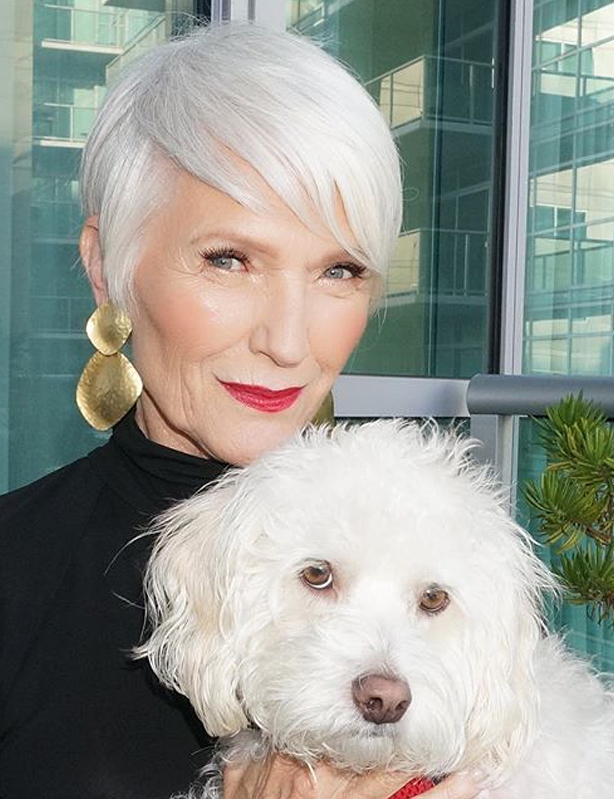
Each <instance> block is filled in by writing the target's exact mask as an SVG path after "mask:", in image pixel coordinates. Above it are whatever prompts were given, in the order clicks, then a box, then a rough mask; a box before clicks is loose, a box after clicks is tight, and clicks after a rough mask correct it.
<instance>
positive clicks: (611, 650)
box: [518, 419, 614, 672]
mask: <svg viewBox="0 0 614 799" xmlns="http://www.w3.org/2000/svg"><path fill="white" fill-rule="evenodd" d="M545 466H546V459H545V455H544V451H543V449H542V447H541V445H540V440H539V430H538V429H537V426H536V425H535V424H534V422H533V421H532V420H530V419H521V420H520V434H519V444H518V488H519V491H518V498H519V503H518V504H519V515H520V521H521V522H522V523H524V524H525V525H526V524H527V522H528V519H529V514H528V511H527V507H526V504H525V503H524V502H523V497H522V487H523V486H524V485H525V483H526V482H527V481H528V480H533V479H535V478H536V477H537V476H538V475H540V474H541V473H542V472H543V470H544V468H545ZM533 532H535V530H534V531H533ZM545 549H546V548H545V547H543V548H541V550H540V551H541V552H542V554H543V556H544V559H545V560H546V561H547V562H550V561H551V555H550V554H549V553H548V552H547V551H545ZM550 615H551V622H552V624H553V625H554V626H555V627H556V628H558V629H560V630H563V631H564V632H565V636H566V638H567V641H568V643H569V644H570V645H571V646H572V647H575V648H576V649H577V650H578V651H579V652H581V653H585V654H588V655H589V656H590V657H591V659H592V660H593V664H594V666H595V668H596V669H598V670H600V671H609V672H614V635H613V634H612V629H611V628H610V627H608V626H601V625H599V624H597V623H596V622H595V621H594V620H593V619H591V618H590V616H589V615H588V613H587V611H586V609H585V608H584V607H582V606H575V605H572V604H570V603H568V602H562V603H555V604H553V605H552V606H551V608H550Z"/></svg>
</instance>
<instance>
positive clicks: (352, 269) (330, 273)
mask: <svg viewBox="0 0 614 799" xmlns="http://www.w3.org/2000/svg"><path fill="white" fill-rule="evenodd" d="M368 271H369V270H368V269H367V267H366V266H364V265H363V264H358V263H354V262H349V263H340V264H333V265H332V266H329V267H328V269H326V270H325V271H324V273H323V277H325V278H327V279H328V280H351V279H352V278H363V277H366V276H367V272H368Z"/></svg>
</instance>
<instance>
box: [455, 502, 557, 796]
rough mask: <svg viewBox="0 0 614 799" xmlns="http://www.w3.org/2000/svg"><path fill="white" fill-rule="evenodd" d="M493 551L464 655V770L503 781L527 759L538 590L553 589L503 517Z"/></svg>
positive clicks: (540, 625)
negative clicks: (486, 601) (469, 693)
mask: <svg viewBox="0 0 614 799" xmlns="http://www.w3.org/2000/svg"><path fill="white" fill-rule="evenodd" d="M495 524H497V525H498V530H497V531H496V532H497V540H498V541H499V546H500V552H499V558H498V563H499V566H497V567H496V568H495V561H494V557H493V556H492V555H488V556H487V557H488V558H489V560H490V561H492V562H491V563H490V565H489V562H488V561H486V562H485V564H484V569H485V570H487V569H490V570H491V573H492V574H493V575H494V576H495V580H493V583H492V596H493V602H492V607H491V612H489V613H488V616H489V619H488V620H487V622H486V624H484V625H481V627H482V629H481V630H480V631H476V633H477V634H476V637H475V638H474V639H473V640H472V641H471V647H472V651H471V652H469V657H470V660H471V662H472V668H473V671H474V678H473V683H474V685H475V686H476V697H475V705H474V708H473V713H472V715H471V718H470V720H469V725H468V731H467V732H468V746H467V754H468V756H469V760H470V761H472V762H469V763H467V764H466V765H467V766H468V767H471V766H476V765H478V766H481V767H482V768H483V769H484V771H485V772H486V773H488V774H490V775H491V776H492V777H494V778H495V779H497V777H498V778H499V781H500V780H503V779H505V778H506V777H507V776H509V774H510V773H511V772H512V771H513V769H514V768H515V767H516V765H517V763H518V760H519V759H520V758H521V757H522V756H523V755H524V754H525V753H526V747H527V744H528V742H529V741H530V740H531V738H532V736H533V734H534V730H535V725H536V723H537V713H538V702H539V699H538V690H537V686H536V683H535V673H534V666H535V656H536V650H537V646H538V642H539V639H540V638H541V637H542V635H543V634H544V629H545V628H544V622H543V616H542V607H543V596H544V592H546V593H552V592H555V593H556V591H557V586H556V582H555V580H554V578H553V577H552V575H551V574H550V572H549V571H548V569H547V568H546V567H545V566H544V565H543V563H542V562H541V561H540V560H539V559H538V558H537V557H536V555H535V554H534V552H533V548H532V544H531V541H530V539H529V537H528V535H527V534H526V533H525V532H524V531H523V530H522V529H521V528H519V527H518V526H517V525H516V524H515V523H514V522H513V521H512V520H511V519H510V518H509V517H507V514H506V513H502V514H501V518H500V519H499V520H497V521H495Z"/></svg>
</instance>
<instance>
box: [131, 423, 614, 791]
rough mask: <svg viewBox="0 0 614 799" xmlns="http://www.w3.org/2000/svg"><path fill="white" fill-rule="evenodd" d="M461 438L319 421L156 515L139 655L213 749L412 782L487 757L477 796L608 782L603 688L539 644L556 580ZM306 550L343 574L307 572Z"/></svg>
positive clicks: (612, 768)
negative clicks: (311, 575) (394, 775)
mask: <svg viewBox="0 0 614 799" xmlns="http://www.w3.org/2000/svg"><path fill="white" fill-rule="evenodd" d="M471 446H472V443H471V442H470V441H468V440H467V439H464V438H462V437H459V436H456V435H454V434H451V433H446V432H442V431H440V430H438V429H437V428H436V427H435V426H434V425H426V426H419V425H416V424H412V423H403V422H399V421H378V422H373V423H369V424H365V425H361V426H353V427H345V426H338V427H335V428H334V429H333V430H327V429H324V428H319V429H311V430H309V431H308V432H307V433H306V434H304V435H303V436H301V437H297V438H296V439H295V440H294V441H292V442H290V443H289V444H288V445H286V446H284V447H281V448H280V449H278V450H276V451H275V452H271V453H269V454H267V455H266V456H264V457H263V458H262V459H260V460H259V461H257V462H255V463H253V464H252V465H250V466H248V467H247V468H245V469H243V470H234V471H232V472H230V473H229V474H227V475H226V476H225V477H224V478H223V479H222V480H221V481H220V483H219V484H218V485H217V486H215V487H212V488H209V489H208V490H206V491H204V492H202V493H199V494H197V495H196V496H194V497H193V498H191V499H189V500H187V501H185V502H183V503H181V504H179V505H177V506H175V507H173V508H172V509H171V510H169V511H168V512H167V513H166V514H164V515H163V516H162V517H161V518H160V519H159V520H158V522H157V524H156V526H155V528H154V532H155V533H156V534H157V543H156V545H155V548H154V552H153V556H152V559H151V562H150V564H149V568H148V572H147V576H146V594H147V599H148V615H149V619H150V621H151V623H152V632H151V635H150V637H149V640H147V641H146V642H145V643H144V644H143V646H141V647H140V648H139V650H138V654H139V655H140V656H147V657H148V658H149V660H150V662H151V664H152V667H153V669H154V670H155V672H156V673H157V675H158V676H159V677H160V679H161V680H162V682H163V683H165V684H166V685H167V686H169V687H170V688H172V689H174V690H176V691H179V692H180V693H182V694H185V695H186V696H187V697H188V698H189V700H190V701H191V703H192V704H193V706H194V708H195V710H196V712H197V713H198V715H199V717H200V718H201V720H202V722H203V724H204V726H205V727H206V729H207V730H208V732H209V733H210V734H211V735H214V736H221V737H223V738H226V739H227V740H226V742H225V746H224V748H223V749H222V754H221V758H222V759H225V760H228V759H230V760H236V759H240V758H246V757H252V758H254V757H263V756H265V754H266V752H267V751H268V750H269V749H271V748H272V749H275V750H281V751H284V752H286V753H289V754H290V755H292V756H294V757H296V758H299V759H300V760H302V761H305V762H307V763H313V762H314V761H317V760H318V759H326V760H328V761H330V762H332V763H334V764H336V765H338V766H339V767H341V768H349V769H352V770H353V771H357V772H360V771H365V770H368V769H371V768H374V767H378V766H380V767H381V766H385V767H388V768H393V769H399V770H403V771H406V772H407V774H408V779H409V778H410V777H412V776H416V775H429V776H432V777H435V778H438V777H441V776H442V775H445V774H447V773H449V772H452V771H456V770H461V769H478V770H479V771H480V772H482V773H483V774H484V775H485V778H486V784H487V786H488V788H487V789H486V790H485V791H484V792H483V794H482V796H483V797H484V798H486V797H492V799H529V797H530V799H555V798H556V799H604V798H605V797H609V796H612V795H614V787H613V786H614V703H613V701H612V696H611V695H610V694H609V693H608V692H607V690H606V688H604V687H603V686H602V685H601V683H600V682H599V680H598V679H597V678H596V677H595V676H593V675H592V673H591V672H590V670H589V668H588V666H587V665H586V664H584V663H583V662H581V661H580V660H578V659H576V658H574V657H573V656H572V655H571V654H569V653H568V652H566V650H565V648H564V646H563V645H562V643H561V642H560V641H559V640H558V639H557V638H555V637H546V636H545V631H544V629H543V625H542V622H541V618H542V613H541V602H542V595H543V592H544V591H552V590H556V589H555V586H554V582H553V580H552V578H551V576H550V575H549V573H548V572H547V570H546V569H545V567H544V566H543V565H542V564H541V562H540V561H539V559H538V558H537V557H536V556H535V555H534V554H533V551H532V546H531V541H530V539H529V537H528V536H527V534H526V533H525V532H524V531H523V530H522V529H520V528H519V527H518V525H517V524H516V523H515V522H514V521H512V519H511V518H510V516H509V515H508V513H507V511H506V508H505V501H504V498H503V495H502V494H501V493H500V492H499V490H498V489H497V487H496V485H495V483H494V481H493V479H492V477H491V475H490V473H489V472H488V471H487V470H486V469H484V468H482V467H478V466H477V465H475V464H474V463H473V462H472V461H471V458H470V449H471ZM314 561H327V562H328V563H330V564H331V565H332V567H333V573H334V586H333V588H331V589H328V590H326V591H316V590H314V589H312V588H310V587H308V586H307V585H305V583H304V581H303V580H302V579H301V576H300V575H301V571H302V569H303V568H304V567H305V565H307V564H309V563H312V562H314ZM431 585H436V586H440V587H442V588H443V589H445V591H447V592H448V594H449V596H450V600H451V601H450V604H449V605H448V607H447V608H445V610H443V611H442V612H440V613H438V614H437V615H429V614H428V613H426V612H425V611H423V610H422V609H421V608H420V605H419V599H420V597H421V594H422V592H423V591H424V590H425V588H427V587H429V586H431ZM369 673H379V674H394V675H398V676H400V677H401V678H404V679H405V680H406V681H407V683H408V684H409V686H410V689H411V696H412V700H411V704H410V707H409V709H408V710H407V712H406V713H405V715H404V716H403V717H402V718H401V719H400V720H399V721H398V722H396V723H394V724H393V723H389V724H380V725H375V724H373V723H372V722H369V721H366V720H365V719H364V718H363V717H362V715H361V714H360V713H359V712H358V709H357V707H356V706H355V704H354V702H353V699H352V692H351V685H352V682H353V681H354V680H355V679H356V678H357V677H359V676H361V675H365V674H369ZM249 727H255V728H257V729H258V730H259V731H260V732H258V733H256V732H254V731H253V729H252V730H248V728H249ZM243 731H245V732H243ZM239 733H240V734H239ZM191 795H192V794H191ZM193 795H194V796H196V795H198V796H202V797H213V796H218V795H221V794H220V787H219V780H218V779H216V778H215V777H214V778H213V779H212V780H211V781H210V782H209V783H207V785H206V786H205V788H204V789H198V792H197V791H196V790H195V791H194V794H193Z"/></svg>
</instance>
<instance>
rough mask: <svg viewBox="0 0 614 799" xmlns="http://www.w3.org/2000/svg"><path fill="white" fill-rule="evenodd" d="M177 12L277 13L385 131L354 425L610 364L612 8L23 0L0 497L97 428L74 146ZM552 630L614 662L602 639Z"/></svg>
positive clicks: (0, 372)
mask: <svg viewBox="0 0 614 799" xmlns="http://www.w3.org/2000/svg"><path fill="white" fill-rule="evenodd" d="M190 14H196V15H198V14H202V15H205V16H206V15H209V14H210V15H212V16H213V18H214V19H228V18H231V17H236V16H239V17H242V18H252V17H255V18H256V19H257V20H258V21H260V22H262V24H274V25H276V26H279V27H283V25H284V20H285V24H286V25H287V26H288V27H291V28H293V29H294V30H295V31H298V32H299V33H300V34H302V35H305V36H310V37H312V38H314V39H316V40H317V41H319V42H321V43H322V45H323V46H324V47H325V48H326V49H328V50H329V51H330V52H331V53H333V54H334V55H336V56H337V57H338V58H340V59H341V60H342V61H343V62H344V63H345V64H347V65H348V66H349V68H350V69H351V70H353V71H354V73H355V74H356V75H357V76H358V77H359V79H360V80H361V81H362V82H363V83H364V85H365V86H366V88H367V90H368V91H369V92H370V94H371V96H372V97H373V99H374V102H376V103H377V104H378V106H379V107H380V109H381V110H382V112H383V114H384V115H385V117H386V119H387V120H388V122H389V124H390V126H391V129H392V131H393V133H394V136H395V138H396V141H397V143H398V147H399V151H400V153H401V156H402V158H403V163H404V201H405V206H404V207H405V210H404V219H403V229H402V233H401V236H400V237H399V241H398V246H397V249H396V253H395V256H394V259H393V263H392V264H391V269H390V278H389V283H388V288H387V297H386V302H385V305H384V307H383V309H382V310H381V311H380V312H378V313H377V314H376V315H375V316H374V317H373V319H372V322H371V324H370V326H369V329H368V331H367V334H366V335H365V337H364V339H363V342H362V344H361V345H360V347H359V348H358V349H357V351H356V352H355V353H354V354H353V356H352V358H351V360H350V363H349V364H348V367H347V373H348V380H352V379H354V378H355V379H356V380H357V382H355V383H352V384H351V385H352V391H355V392H356V391H357V392H358V393H359V394H360V393H361V392H363V388H362V386H363V385H367V384H366V383H365V384H363V383H362V382H360V380H362V379H363V378H364V379H365V380H367V381H368V380H372V382H369V383H368V386H369V390H368V391H367V390H365V391H364V396H362V394H361V397H359V399H361V401H362V402H363V407H364V408H365V409H366V410H365V411H364V413H362V414H361V415H363V416H367V415H392V414H394V415H399V414H402V415H408V416H411V415H434V416H437V415H444V416H449V415H452V413H440V412H439V410H438V408H439V405H438V403H437V401H436V398H437V393H438V392H439V391H440V386H444V384H445V385H446V386H447V385H451V384H454V385H457V384H458V385H460V386H461V387H463V386H464V385H465V382H466V381H467V380H468V379H469V378H471V377H472V376H473V375H474V374H476V373H480V372H482V373H483V372H498V371H502V372H515V373H524V374H539V375H549V374H558V375H565V374H569V375H587V376H589V375H592V376H614V352H613V351H614V346H613V340H614V252H613V246H614V245H613V239H614V2H603V1H602V0H490V1H489V2H484V0H463V2H460V1H459V0H411V2H410V0H212V1H211V2H192V0H114V2H113V4H112V3H111V2H108V1H107V0H58V1H57V2H43V0H23V1H22V2H20V3H19V4H17V3H12V4H10V6H9V8H8V10H7V13H5V14H4V15H3V17H2V19H0V41H1V45H2V46H1V47H0V91H1V93H2V100H3V108H4V109H5V113H3V114H2V115H0V170H1V179H0V234H1V235H0V491H1V490H7V489H9V488H14V487H17V486H19V485H23V484H24V483H26V482H28V481H30V480H33V479H35V478H36V477H38V476H40V475H42V474H44V473H46V472H49V471H51V470H53V469H55V468H57V467H58V466H60V465H62V464H64V463H67V462H69V461H70V460H72V459H74V458H75V457H77V456H79V455H80V454H83V453H85V452H87V451H88V450H89V449H91V447H92V446H94V445H95V444H96V443H97V442H99V441H101V440H103V438H104V436H101V435H100V434H95V433H93V432H92V431H91V430H90V429H89V428H88V427H87V425H86V424H85V422H83V420H82V419H81V418H80V416H79V414H78V413H77V411H76V409H75V406H74V399H73V398H74V391H75V385H76V382H77V379H78V376H79V373H80V371H81V369H82V367H83V365H84V363H85V362H86V360H87V359H88V357H89V355H90V354H91V346H90V344H89V342H88V341H87V339H86V338H85V336H84V334H83V329H84V326H85V322H86V320H87V317H88V316H89V314H90V313H91V311H92V309H93V303H92V300H91V296H90V292H89V288H88V286H87V283H86V281H85V279H84V277H83V276H82V273H81V269H80V265H79V262H78V253H77V240H78V235H79V230H80V226H81V224H82V219H81V216H80V209H79V201H78V197H77V176H78V165H79V158H80V154H81V150H82V147H83V143H84V140H85V137H86V135H87V132H88V130H89V127H90V125H91V122H92V119H93V115H94V113H95V111H96V109H97V107H98V106H99V104H100V102H101V100H102V98H103V96H104V92H105V88H106V85H107V84H108V82H109V81H112V80H113V78H114V76H115V75H116V74H117V72H118V70H119V69H121V67H122V66H124V65H125V64H126V63H128V62H129V61H130V60H131V59H132V58H133V57H135V56H136V55H138V54H139V53H140V52H142V51H143V50H144V49H146V48H148V47H150V46H152V45H153V44H155V43H156V42H158V41H161V40H163V39H165V38H167V37H168V36H170V35H171V34H172V33H173V31H174V30H177V29H178V28H181V27H182V25H184V24H189V23H187V22H186V15H190ZM521 21H522V22H521ZM523 54H524V55H523ZM519 86H520V89H518V87H519ZM510 286H512V287H514V289H513V291H514V292H515V293H510V292H511V289H510ZM510 341H511V342H512V344H510V343H509V342H510ZM514 342H515V343H514ZM510 353H511V354H510ZM391 381H393V383H391ZM391 385H393V387H394V390H395V391H398V390H400V391H401V393H402V394H403V396H407V397H409V398H410V400H411V401H410V402H409V405H408V410H404V406H403V407H402V408H401V410H400V411H399V410H398V407H397V406H396V405H394V406H393V405H392V404H391V405H390V406H387V404H386V396H385V395H386V392H388V391H389V389H390V386H391ZM425 386H426V387H427V388H425ZM399 387H400V388H399ZM441 390H443V389H441ZM463 390H464V388H463ZM424 392H426V394H424ZM423 395H424V396H425V397H426V399H425V400H424V401H423V402H421V403H418V404H416V403H415V402H414V400H415V398H416V397H418V396H420V397H422V396H423ZM433 398H435V400H433ZM412 403H413V404H412ZM388 407H390V409H388ZM416 408H417V410H416ZM348 415H351V414H348ZM516 452H517V457H516V460H517V462H518V466H519V472H518V474H517V475H514V478H515V479H517V481H518V483H519V484H521V483H522V482H523V480H524V479H526V478H527V477H529V476H531V475H532V474H534V473H535V472H536V471H538V470H539V469H541V468H542V466H543V460H542V455H541V453H540V451H539V449H538V447H537V446H536V442H535V441H534V434H533V431H532V428H531V426H530V425H529V424H528V423H524V422H523V423H522V424H521V426H520V434H519V437H518V443H517V450H516ZM559 621H560V623H561V624H563V625H565V626H567V627H568V628H569V629H570V630H571V638H572V641H573V643H574V644H575V645H576V646H577V647H578V648H580V649H583V650H587V651H589V652H591V653H592V654H594V655H595V656H596V658H597V663H598V665H600V666H602V667H603V668H608V669H611V670H614V642H613V639H612V635H611V631H607V630H604V629H601V628H597V627H596V625H593V624H592V622H591V621H590V619H587V617H586V614H585V613H584V611H582V610H577V609H576V610H569V609H567V608H566V609H565V610H564V611H563V614H562V616H561V618H560V619H559Z"/></svg>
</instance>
